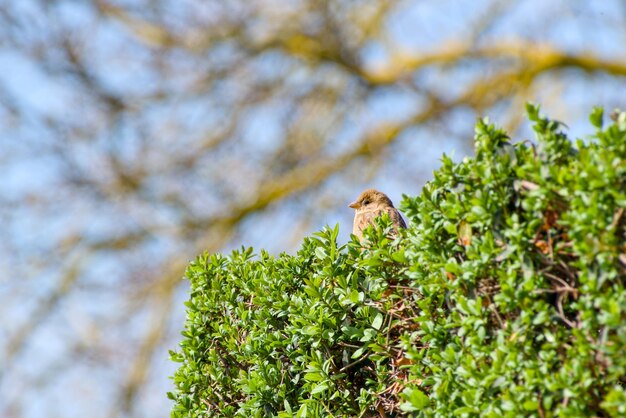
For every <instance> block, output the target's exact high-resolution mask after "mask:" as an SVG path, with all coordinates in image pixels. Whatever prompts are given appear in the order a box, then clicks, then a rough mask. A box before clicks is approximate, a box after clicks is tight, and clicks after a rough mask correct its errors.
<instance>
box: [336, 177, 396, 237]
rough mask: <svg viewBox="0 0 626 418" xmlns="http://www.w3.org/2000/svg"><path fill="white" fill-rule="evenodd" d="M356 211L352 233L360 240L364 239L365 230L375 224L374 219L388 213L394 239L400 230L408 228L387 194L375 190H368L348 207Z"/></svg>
mask: <svg viewBox="0 0 626 418" xmlns="http://www.w3.org/2000/svg"><path fill="white" fill-rule="evenodd" d="M348 206H349V207H351V208H352V209H354V210H355V213H354V223H353V224H352V233H353V234H354V235H356V236H357V237H358V238H359V239H362V238H363V230H364V229H365V228H367V226H368V225H373V224H374V219H376V218H377V217H379V216H381V215H382V214H383V213H385V212H387V213H388V214H389V218H390V219H391V221H392V222H393V225H394V230H393V237H395V235H397V233H398V229H399V228H406V224H405V223H404V219H402V215H400V212H398V209H396V208H394V207H393V203H392V202H391V199H389V197H387V195H386V194H384V193H382V192H379V191H378V190H374V189H367V190H365V191H364V192H363V193H361V194H360V195H359V197H358V198H357V199H356V200H355V201H354V202H352V203H350V204H349V205H348Z"/></svg>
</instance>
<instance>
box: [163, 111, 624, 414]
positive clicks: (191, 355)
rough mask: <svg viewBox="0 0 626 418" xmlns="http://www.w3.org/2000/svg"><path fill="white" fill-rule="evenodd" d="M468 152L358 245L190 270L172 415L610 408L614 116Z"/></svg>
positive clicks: (484, 140) (317, 237)
mask: <svg viewBox="0 0 626 418" xmlns="http://www.w3.org/2000/svg"><path fill="white" fill-rule="evenodd" d="M527 111H528V115H529V118H530V119H531V121H532V122H533V124H534V130H535V132H536V137H537V138H536V139H537V140H536V144H533V143H530V142H528V141H527V142H522V143H518V144H515V145H511V144H510V143H509V142H508V141H507V140H508V138H507V135H506V134H505V133H504V132H503V131H501V130H499V129H496V128H495V127H494V126H493V125H490V124H489V123H488V121H487V120H482V121H479V122H478V124H477V126H476V155H475V157H474V158H465V159H464V160H463V161H462V162H461V163H458V164H457V163H454V162H453V161H452V160H451V159H449V158H448V157H446V156H444V157H443V164H442V166H441V168H440V169H439V170H438V171H437V172H435V173H434V179H433V180H432V181H431V182H429V183H428V184H427V185H426V186H425V187H424V189H423V191H422V193H421V194H420V195H419V196H416V197H407V196H405V198H404V201H403V202H402V205H401V208H402V209H403V211H404V213H405V215H406V217H407V218H408V219H409V221H410V227H409V229H408V230H406V233H405V234H403V235H402V236H401V237H399V238H397V239H395V240H393V241H390V240H389V239H388V238H387V233H388V232H389V228H390V221H389V219H385V218H383V219H380V221H379V225H378V227H377V228H370V229H369V230H368V231H367V233H366V238H367V240H366V241H365V242H364V243H359V242H358V241H357V240H356V239H355V238H354V237H353V239H352V241H351V242H348V243H347V244H345V245H339V244H338V243H337V234H338V227H335V228H325V229H324V230H322V231H321V232H319V233H316V234H314V236H313V237H311V238H305V240H304V243H303V245H302V248H301V249H300V250H299V251H298V253H297V254H296V255H287V254H282V255H280V256H278V257H273V256H271V255H269V254H267V253H266V252H261V253H260V254H259V255H254V254H253V251H252V249H242V250H239V251H234V252H233V253H232V254H231V255H230V256H224V255H221V254H210V255H209V254H204V255H202V256H200V257H198V259H197V260H196V261H194V262H193V263H191V265H190V266H189V268H188V270H187V278H188V279H189V281H190V282H191V296H190V299H189V301H188V302H186V306H187V321H186V323H185V329H184V331H183V336H184V339H183V341H182V343H181V347H180V350H179V351H177V352H171V357H172V359H173V360H174V361H176V362H179V363H180V368H179V369H178V371H177V372H176V374H175V375H174V377H173V379H174V383H175V390H174V392H172V393H170V394H169V396H170V397H171V398H172V399H173V400H174V407H173V410H172V417H207V416H211V417H212V416H228V417H230V416H241V417H292V416H296V417H322V416H324V417H326V416H327V417H372V416H387V417H392V416H420V417H421V416H439V417H449V416H467V417H471V416H484V417H503V416H504V417H507V416H511V417H513V416H515V417H517V416H536V417H551V416H563V417H565V416H567V417H573V416H577V417H583V416H613V417H618V416H625V415H626V391H625V388H624V386H625V385H626V326H625V323H626V322H625V320H626V292H625V290H624V286H625V284H626V244H625V242H626V238H625V234H626V232H625V229H626V214H625V213H624V212H625V210H626V114H625V113H616V114H614V115H613V116H614V118H613V119H614V122H613V123H611V124H610V126H608V127H606V128H603V124H602V122H603V115H602V110H601V109H595V110H594V111H593V113H592V115H591V117H590V120H591V122H592V124H593V125H594V127H595V129H596V133H595V135H594V136H593V137H590V138H588V139H586V140H584V141H583V140H577V141H575V142H572V141H570V140H569V139H568V138H567V137H566V135H565V133H564V132H563V127H562V125H561V124H560V123H559V122H557V121H553V120H549V119H547V118H544V117H543V116H541V115H540V114H539V109H538V108H537V107H534V106H532V105H529V106H528V108H527Z"/></svg>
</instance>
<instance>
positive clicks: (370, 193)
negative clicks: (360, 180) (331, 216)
mask: <svg viewBox="0 0 626 418" xmlns="http://www.w3.org/2000/svg"><path fill="white" fill-rule="evenodd" d="M348 206H349V207H351V208H352V209H355V210H357V211H359V210H367V209H370V208H372V209H373V208H381V207H393V203H392V202H391V199H389V197H387V195H386V194H384V193H383V192H379V191H378V190H374V189H367V190H365V191H364V192H362V193H361V194H360V195H359V197H358V198H357V199H356V200H355V201H354V202H352V203H350V204H349V205H348Z"/></svg>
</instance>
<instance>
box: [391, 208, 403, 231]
mask: <svg viewBox="0 0 626 418" xmlns="http://www.w3.org/2000/svg"><path fill="white" fill-rule="evenodd" d="M387 213H389V218H391V221H392V222H393V225H394V226H397V227H400V228H405V229H406V223H405V222H404V219H402V215H400V212H398V209H396V208H388V209H387Z"/></svg>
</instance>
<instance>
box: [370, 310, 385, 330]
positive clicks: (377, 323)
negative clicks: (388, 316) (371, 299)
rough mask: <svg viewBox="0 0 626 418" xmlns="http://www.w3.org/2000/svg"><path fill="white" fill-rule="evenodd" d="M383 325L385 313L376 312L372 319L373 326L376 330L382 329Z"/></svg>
mask: <svg viewBox="0 0 626 418" xmlns="http://www.w3.org/2000/svg"><path fill="white" fill-rule="evenodd" d="M382 325H383V315H382V314H381V313H378V314H376V316H375V317H374V320H373V321H372V328H374V329H375V330H380V327H381V326H382Z"/></svg>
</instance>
